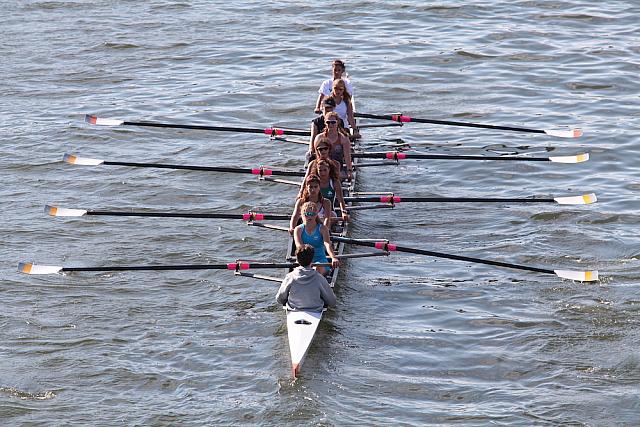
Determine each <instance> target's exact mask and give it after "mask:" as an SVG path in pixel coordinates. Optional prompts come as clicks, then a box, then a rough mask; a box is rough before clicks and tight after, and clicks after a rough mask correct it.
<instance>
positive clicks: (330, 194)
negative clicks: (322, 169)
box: [320, 178, 336, 205]
mask: <svg viewBox="0 0 640 427" xmlns="http://www.w3.org/2000/svg"><path fill="white" fill-rule="evenodd" d="M320 193H321V194H322V196H323V197H324V198H326V199H329V200H330V201H331V203H332V205H335V204H336V189H335V188H334V187H333V179H331V178H329V186H328V187H324V188H322V187H320Z"/></svg>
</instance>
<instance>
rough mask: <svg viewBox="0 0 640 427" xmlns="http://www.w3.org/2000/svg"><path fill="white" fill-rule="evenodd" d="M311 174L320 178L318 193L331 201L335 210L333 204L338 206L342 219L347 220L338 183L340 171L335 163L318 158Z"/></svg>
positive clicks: (345, 208) (345, 206) (340, 186)
mask: <svg viewBox="0 0 640 427" xmlns="http://www.w3.org/2000/svg"><path fill="white" fill-rule="evenodd" d="M311 173H312V174H315V175H317V176H318V178H319V179H320V194H322V197H324V198H325V199H328V200H329V201H330V202H331V207H332V208H333V210H335V206H336V205H338V206H340V212H341V213H342V219H343V220H344V221H348V219H349V215H347V205H346V204H345V202H344V197H343V195H342V185H341V184H340V172H339V171H338V170H337V169H336V167H335V165H334V164H333V163H331V162H330V161H329V160H325V159H319V160H318V161H317V162H315V163H314V166H313V169H312V170H311Z"/></svg>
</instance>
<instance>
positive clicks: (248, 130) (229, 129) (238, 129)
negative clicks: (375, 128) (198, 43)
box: [122, 121, 311, 136]
mask: <svg viewBox="0 0 640 427" xmlns="http://www.w3.org/2000/svg"><path fill="white" fill-rule="evenodd" d="M122 124H123V125H124V126H143V127H154V128H171V129H192V130H213V131H220V132H240V133H262V134H268V129H260V128H245V127H233V126H205V125H180V124H174V123H156V122H129V121H125V122H123V123H122ZM284 133H286V134H287V135H300V136H309V135H311V133H310V132H307V131H298V130H284ZM275 134H276V133H275V132H274V135H275Z"/></svg>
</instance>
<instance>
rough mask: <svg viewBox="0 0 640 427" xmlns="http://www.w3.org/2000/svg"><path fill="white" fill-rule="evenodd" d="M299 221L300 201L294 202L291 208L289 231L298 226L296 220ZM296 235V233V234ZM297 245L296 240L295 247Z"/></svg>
mask: <svg viewBox="0 0 640 427" xmlns="http://www.w3.org/2000/svg"><path fill="white" fill-rule="evenodd" d="M299 219H300V199H297V200H296V204H295V206H294V207H293V213H292V214H291V220H290V221H289V230H293V229H295V228H296V226H297V225H298V220H299ZM296 234H297V233H296ZM297 244H298V240H297V239H296V245H297Z"/></svg>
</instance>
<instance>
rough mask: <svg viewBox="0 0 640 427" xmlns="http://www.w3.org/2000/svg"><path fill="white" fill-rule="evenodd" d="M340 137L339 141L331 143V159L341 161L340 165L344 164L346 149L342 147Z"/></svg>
mask: <svg viewBox="0 0 640 427" xmlns="http://www.w3.org/2000/svg"><path fill="white" fill-rule="evenodd" d="M340 139H341V138H340V137H338V142H336V143H335V144H332V145H331V156H330V157H331V159H332V160H335V161H336V162H338V163H340V166H342V165H343V164H344V149H343V148H342V144H341V143H340V142H339V141H340Z"/></svg>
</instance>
